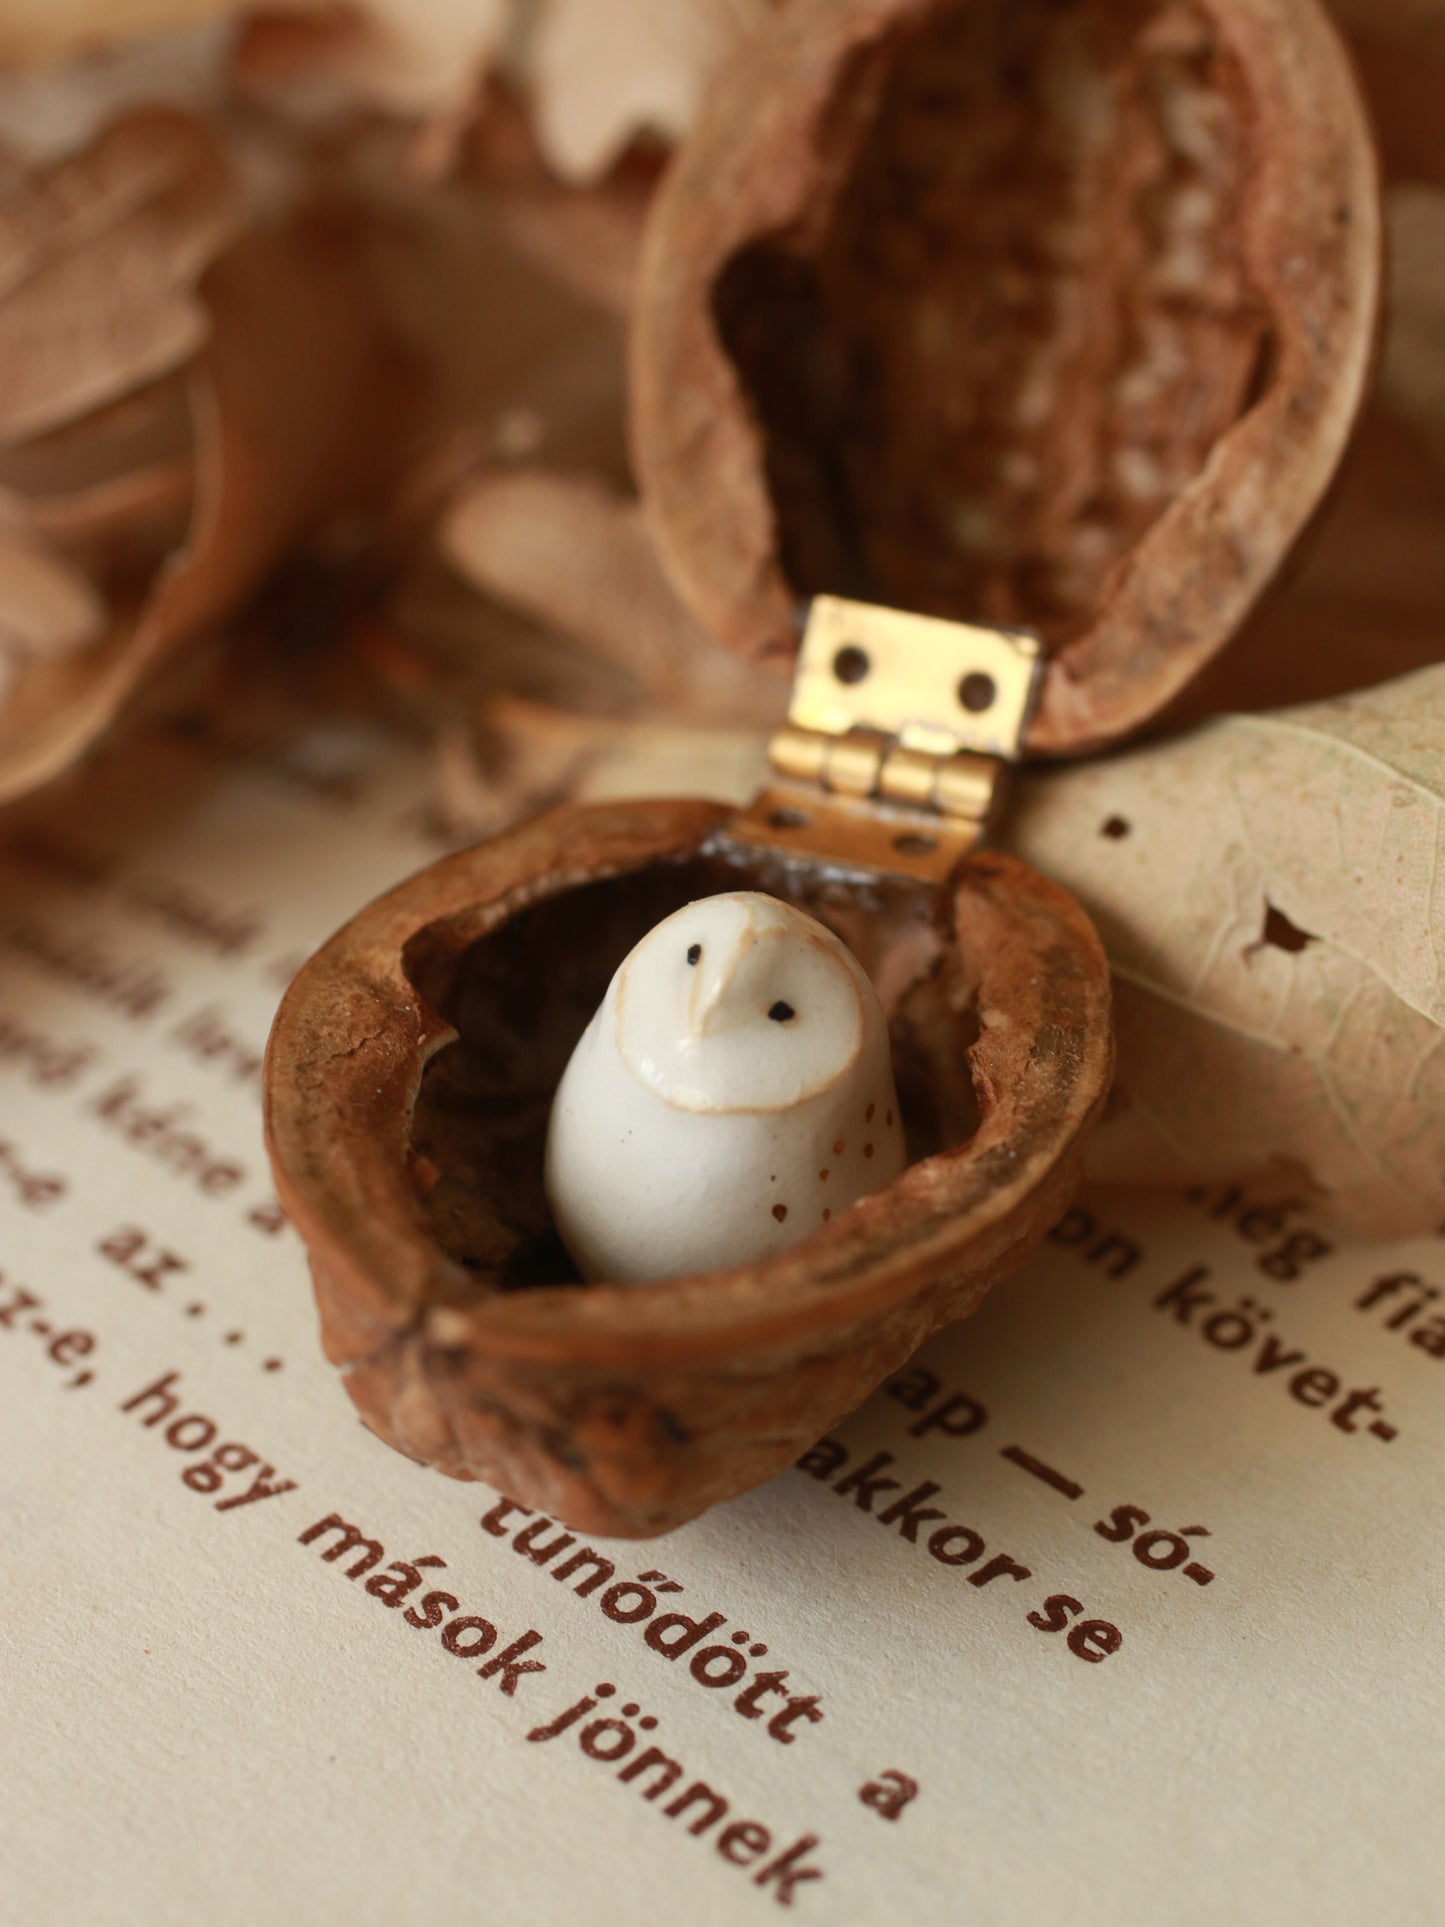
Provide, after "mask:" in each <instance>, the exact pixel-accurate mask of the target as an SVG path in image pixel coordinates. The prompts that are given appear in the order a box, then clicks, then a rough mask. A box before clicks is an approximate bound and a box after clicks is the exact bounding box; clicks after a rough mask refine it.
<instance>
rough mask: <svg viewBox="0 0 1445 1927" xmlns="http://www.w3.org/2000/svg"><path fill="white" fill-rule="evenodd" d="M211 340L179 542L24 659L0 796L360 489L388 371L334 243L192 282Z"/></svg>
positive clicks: (198, 390) (61, 756)
mask: <svg viewBox="0 0 1445 1927" xmlns="http://www.w3.org/2000/svg"><path fill="white" fill-rule="evenodd" d="M204 299H205V302H206V307H207V311H208V313H209V315H210V317H211V328H212V333H211V339H210V341H209V343H208V345H207V347H206V349H205V351H204V353H203V354H202V356H201V357H200V359H199V361H198V362H197V363H196V365H195V367H194V370H193V372H192V374H191V376H190V379H189V382H188V397H189V405H190V409H191V415H192V421H193V425H194V438H195V450H196V489H195V495H194V501H193V504H192V509H191V517H190V525H189V529H188V531H187V535H186V539H185V543H184V546H183V547H182V548H181V549H179V550H178V551H177V552H176V553H175V554H173V555H172V556H171V557H170V558H169V560H168V561H167V562H166V563H165V565H164V567H163V568H162V570H161V571H160V573H159V575H158V577H157V578H156V579H155V581H154V583H153V584H152V585H151V587H150V590H149V593H148V594H147V596H146V598H145V599H144V601H143V602H142V603H141V604H140V605H139V606H135V605H134V604H132V605H122V606H121V607H120V608H119V610H118V612H117V613H116V614H115V615H114V617H113V620H112V623H111V627H110V629H109V632H108V633H107V635H106V636H105V638H104V640H103V641H102V642H101V643H100V644H99V645H98V646H97V647H95V648H94V649H91V650H89V651H87V652H86V653H84V654H83V655H80V656H75V657H72V658H70V659H68V660H67V661H65V662H63V663H57V664H49V663H46V664H38V663H37V664H32V665H30V666H29V667H27V668H26V669H25V670H24V671H23V672H22V673H21V675H20V676H19V677H18V678H17V680H16V682H15V683H14V685H13V686H12V688H11V690H10V692H9V693H8V695H7V697H6V700H5V703H4V705H3V707H0V801H5V800H8V799H9V798H11V797H14V796H17V795H20V794H22V793H23V792H24V791H26V790H28V789H32V788H34V787H35V786H36V785H37V784H39V783H42V782H45V781H47V780H48V779H49V778H50V777H52V776H54V775H56V774H58V773H59V771H60V770H62V769H64V768H65V767H66V765H67V764H69V763H71V762H72V761H74V759H75V758H76V757H77V756H78V755H79V754H80V753H81V752H82V751H83V750H84V749H85V748H86V747H87V746H88V745H89V744H90V743H91V742H92V741H93V740H94V739H95V738H96V737H97V736H98V735H99V734H100V732H101V730H102V729H104V728H105V726H106V725H107V724H108V723H109V721H110V720H111V718H112V717H113V716H114V714H115V713H116V711H117V710H118V708H119V707H120V706H121V704H122V703H123V702H124V701H125V700H126V699H127V698H128V697H129V696H130V695H131V694H132V693H133V692H134V690H135V689H136V687H137V685H138V684H139V683H140V682H141V681H142V680H143V679H144V678H145V677H146V676H148V675H149V674H150V673H151V672H152V671H153V670H155V669H156V668H157V667H158V666H159V665H160V664H161V663H162V662H163V661H164V660H165V659H166V658H167V657H168V656H169V655H170V654H171V653H172V652H173V651H175V650H176V649H177V648H179V647H180V645H181V644H183V643H185V642H188V641H190V640H191V639H193V638H195V637H197V636H199V635H201V634H202V633H204V632H205V631H206V630H208V629H210V628H212V627H214V626H215V625H216V624H218V623H219V622H221V621H222V620H223V619H225V618H226V617H227V616H229V615H231V614H232V613H233V612H234V611H235V610H236V609H238V608H239V607H240V606H241V604H242V603H243V602H244V601H245V600H246V599H247V597H248V596H249V595H250V594H251V593H252V592H253V591H254V590H255V589H256V588H257V586H258V585H259V583H260V582H261V580H262V579H263V577H264V576H265V575H266V573H267V572H268V571H269V570H270V569H271V568H272V567H273V566H274V565H275V564H276V562H277V561H278V560H279V559H280V558H281V557H282V556H283V555H285V554H286V553H287V552H288V551H289V550H291V549H292V548H293V547H294V545H296V544H297V543H298V542H300V541H301V540H302V539H303V538H305V537H306V536H308V535H310V534H311V533H313V532H315V531H316V530H318V529H319V528H320V527H321V526H322V525H323V524H324V523H325V522H326V520H327V519H328V518H329V517H330V516H331V515H332V514H333V512H335V511H338V510H340V509H342V508H345V507H349V506H350V505H351V504H352V503H353V502H355V501H357V500H358V499H359V498H360V497H361V496H362V495H363V494H364V492H365V490H366V488H367V487H368V485H369V484H370V483H371V482H372V481H373V480H374V478H375V474H376V470H377V466H378V462H379V459H380V456H381V453H382V451H383V450H384V448H386V447H387V446H389V434H390V432H391V430H392V428H393V427H394V418H393V409H392V406H391V403H392V399H393V398H394V396H395V393H396V387H397V381H396V369H395V366H394V364H393V362H392V361H391V359H390V344H389V342H388V341H387V340H386V339H385V338H384V337H383V336H382V334H381V332H380V330H379V328H378V325H377V323H376V320H375V315H374V311H373V309H372V308H371V306H370V305H369V303H368V301H367V299H366V295H365V289H364V286H363V284H362V283H361V281H360V279H359V276H358V274H357V271H356V265H355V260H354V255H353V251H352V249H351V246H350V244H349V242H348V241H347V239H346V238H345V237H344V236H343V235H340V234H338V233H335V232H333V231H332V230H331V229H329V228H328V227H326V226H324V225H319V224H318V223H316V222H314V221H309V220H304V219H298V220H297V221H295V222H293V223H291V224H289V225H288V226H287V227H285V228H284V229H280V230H275V231H263V232H259V233H257V234H254V235H252V236H250V237H248V239H247V240H246V241H244V242H243V243H242V244H241V245H240V246H239V247H237V248H236V249H235V250H234V251H233V252H232V253H231V254H230V255H228V256H227V257H226V259H225V260H224V261H223V262H222V263H220V264H219V265H218V266H217V268H216V269H215V270H214V271H213V273H212V274H211V275H210V276H209V277H208V279H207V281H206V285H205V288H204Z"/></svg>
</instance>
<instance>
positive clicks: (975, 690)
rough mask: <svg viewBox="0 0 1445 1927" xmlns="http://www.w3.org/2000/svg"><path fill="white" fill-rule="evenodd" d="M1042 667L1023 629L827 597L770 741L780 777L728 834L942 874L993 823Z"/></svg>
mask: <svg viewBox="0 0 1445 1927" xmlns="http://www.w3.org/2000/svg"><path fill="white" fill-rule="evenodd" d="M1040 664H1041V652H1040V648H1039V644H1038V641H1037V639H1036V638H1035V637H1033V636H1030V635H1025V634H1023V633H1021V632H1019V631H1017V630H1011V629H990V628H984V627H982V626H979V625H976V624H973V623H965V622H947V621H943V620H941V619H939V618H938V617H935V616H918V615H908V614H905V613H904V612H902V611H900V610H897V609H885V608H879V607H877V606H875V605H873V604H871V603H866V602H847V601H844V600H843V599H841V598H840V597H837V596H819V597H818V598H817V600H816V601H815V602H814V603H813V605H812V607H811V609H810V611H809V614H808V622H807V627H806V629H805V630H804V633H803V641H802V647H801V649H800V651H799V655H798V669H797V674H796V677H795V678H794V682H793V694H792V700H791V702H790V703H789V705H788V721H787V724H786V725H785V726H784V728H782V729H780V730H779V731H778V733H777V735H775V736H774V738H773V740H772V742H771V744H770V745H769V750H768V755H769V761H770V762H771V764H772V767H773V771H774V774H775V778H776V780H775V781H774V782H773V783H771V784H770V785H769V787H768V788H767V789H765V790H764V791H763V792H762V794H761V795H760V796H758V797H757V798H755V799H754V801H753V803H752V804H751V805H750V806H749V808H748V809H747V810H746V811H745V812H744V813H743V815H742V816H741V817H739V818H738V819H737V820H736V822H735V823H734V824H733V825H732V827H731V830H730V833H729V834H730V836H731V838H732V839H733V840H735V841H738V842H743V843H747V844H749V845H758V846H762V847H764V848H769V849H776V850H779V851H782V852H785V853H790V854H796V855H807V856H811V857H814V858H823V859H826V860H830V861H832V862H836V863H842V864H847V865H850V866H857V867H859V868H862V869H866V870H878V871H884V872H891V873H893V874H896V875H900V876H907V877H917V878H922V879H924V880H926V881H929V882H937V881H940V880H941V879H942V878H943V877H944V876H946V875H947V874H948V872H949V870H951V869H952V867H953V865H954V864H955V863H956V862H957V861H958V859H959V858H960V857H962V856H966V855H967V854H968V852H969V851H970V850H971V849H973V848H974V847H975V846H976V845H977V844H978V843H979V842H980V841H981V839H982V838H983V836H984V835H985V833H986V832H987V830H988V827H989V825H990V823H991V822H992V821H993V818H994V816H995V814H996V812H997V809H998V805H999V802H1000V800H1001V792H1002V779H1003V776H1004V773H1005V771H1006V769H1007V766H1008V764H1009V763H1011V762H1014V761H1016V760H1017V758H1018V755H1019V748H1020V744H1021V742H1022V739H1023V732H1024V725H1025V723H1026V722H1027V720H1028V715H1029V711H1030V709H1031V707H1032V705H1033V700H1034V694H1035V690H1036V686H1037V682H1038V675H1039V668H1040Z"/></svg>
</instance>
